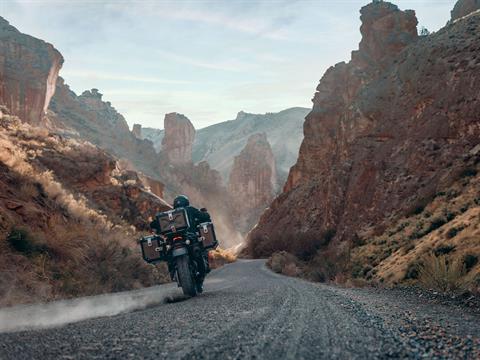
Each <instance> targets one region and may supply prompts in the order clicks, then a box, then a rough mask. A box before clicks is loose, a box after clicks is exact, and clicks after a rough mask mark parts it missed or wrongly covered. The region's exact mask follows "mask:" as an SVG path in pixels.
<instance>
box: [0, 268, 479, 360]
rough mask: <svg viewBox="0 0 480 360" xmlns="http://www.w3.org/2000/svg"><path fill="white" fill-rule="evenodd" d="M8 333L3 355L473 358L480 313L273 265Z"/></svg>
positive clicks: (0, 340)
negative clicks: (192, 290)
mask: <svg viewBox="0 0 480 360" xmlns="http://www.w3.org/2000/svg"><path fill="white" fill-rule="evenodd" d="M180 294H181V291H180V290H178V292H176V293H175V295H171V296H168V297H167V298H166V299H164V300H163V301H162V302H161V303H159V304H154V305H152V306H150V307H148V308H145V309H140V310H137V311H134V312H129V313H123V314H118V315H115V316H111V317H102V318H96V319H90V320H85V321H81V322H77V323H73V324H68V325H65V326H62V327H57V328H50V329H44V330H34V331H22V332H14V333H4V334H0V359H92V358H93V359H100V358H101V359H128V358H133V359H139V358H143V359H164V358H168V359H276V360H277V359H347V358H348V359H367V358H368V359H385V358H411V359H420V358H438V359H444V358H464V359H476V358H478V356H479V354H480V352H479V349H480V340H479V339H480V315H479V314H478V313H476V312H470V311H469V310H468V308H466V307H462V306H450V305H448V304H445V303H436V302H435V301H432V300H431V299H429V298H422V297H419V296H418V294H417V293H412V292H410V291H408V290H402V289H400V290H375V289H344V288H338V287H333V286H326V285H321V284H313V283H309V282H306V281H303V280H299V279H295V278H289V277H284V276H280V275H277V274H274V273H272V272H271V271H269V270H268V269H266V267H265V264H264V261H261V260H243V261H238V262H236V263H234V264H231V265H227V266H225V267H223V268H221V269H218V270H215V271H213V272H212V274H211V275H209V277H208V278H207V281H206V284H205V292H204V293H203V294H202V295H200V296H198V297H195V298H191V299H185V298H184V297H183V296H181V295H180Z"/></svg>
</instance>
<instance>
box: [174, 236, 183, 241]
mask: <svg viewBox="0 0 480 360" xmlns="http://www.w3.org/2000/svg"><path fill="white" fill-rule="evenodd" d="M182 240H183V239H182V237H181V236H176V237H174V238H173V241H182Z"/></svg>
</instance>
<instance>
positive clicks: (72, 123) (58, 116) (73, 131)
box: [49, 77, 158, 177]
mask: <svg viewBox="0 0 480 360" xmlns="http://www.w3.org/2000/svg"><path fill="white" fill-rule="evenodd" d="M50 110H51V113H50V114H49V118H50V120H51V121H52V123H54V124H55V127H56V128H57V130H58V129H62V132H64V133H67V134H68V135H69V136H73V137H78V138H81V139H85V140H88V141H90V142H92V143H93V144H95V145H98V146H99V147H101V148H102V149H105V150H106V151H108V152H109V153H111V154H113V155H115V156H117V157H118V158H121V159H127V160H128V161H129V162H130V163H131V166H132V167H133V168H134V169H136V170H140V171H142V172H144V173H145V174H147V175H149V176H150V177H155V176H156V170H155V167H156V166H157V163H158V156H157V154H156V152H155V149H154V148H153V144H152V143H151V142H150V141H148V140H141V139H138V138H136V137H135V135H134V134H133V133H132V132H131V131H130V129H129V127H128V124H127V121H126V120H125V118H124V117H123V116H122V115H121V114H120V113H118V112H117V110H116V109H115V108H114V107H113V106H112V104H111V103H110V102H108V101H103V99H102V94H101V93H100V92H99V91H98V90H97V89H92V90H87V91H84V92H83V93H82V94H81V95H80V96H77V95H76V94H75V93H74V92H73V91H71V90H70V88H69V87H68V85H66V84H65V83H64V80H63V79H62V78H61V77H59V78H58V81H57V88H56V91H55V95H54V97H53V98H52V101H51V105H50Z"/></svg>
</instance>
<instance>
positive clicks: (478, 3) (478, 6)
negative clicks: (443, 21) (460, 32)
mask: <svg viewBox="0 0 480 360" xmlns="http://www.w3.org/2000/svg"><path fill="white" fill-rule="evenodd" d="M477 10H480V0H458V1H457V3H456V4H455V7H454V8H453V10H452V12H451V15H452V20H457V19H460V18H462V17H464V16H467V15H469V14H471V13H472V12H474V11H477Z"/></svg>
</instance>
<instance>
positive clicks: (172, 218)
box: [157, 208, 190, 234]
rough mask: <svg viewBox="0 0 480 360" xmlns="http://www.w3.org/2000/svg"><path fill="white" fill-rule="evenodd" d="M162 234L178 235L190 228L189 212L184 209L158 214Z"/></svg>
mask: <svg viewBox="0 0 480 360" xmlns="http://www.w3.org/2000/svg"><path fill="white" fill-rule="evenodd" d="M157 221H158V224H159V227H160V234H169V233H176V232H178V231H182V230H187V229H188V228H189V227H190V223H189V222H188V215H187V210H185V209H184V208H178V209H173V210H169V211H165V212H161V213H159V214H157Z"/></svg>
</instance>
